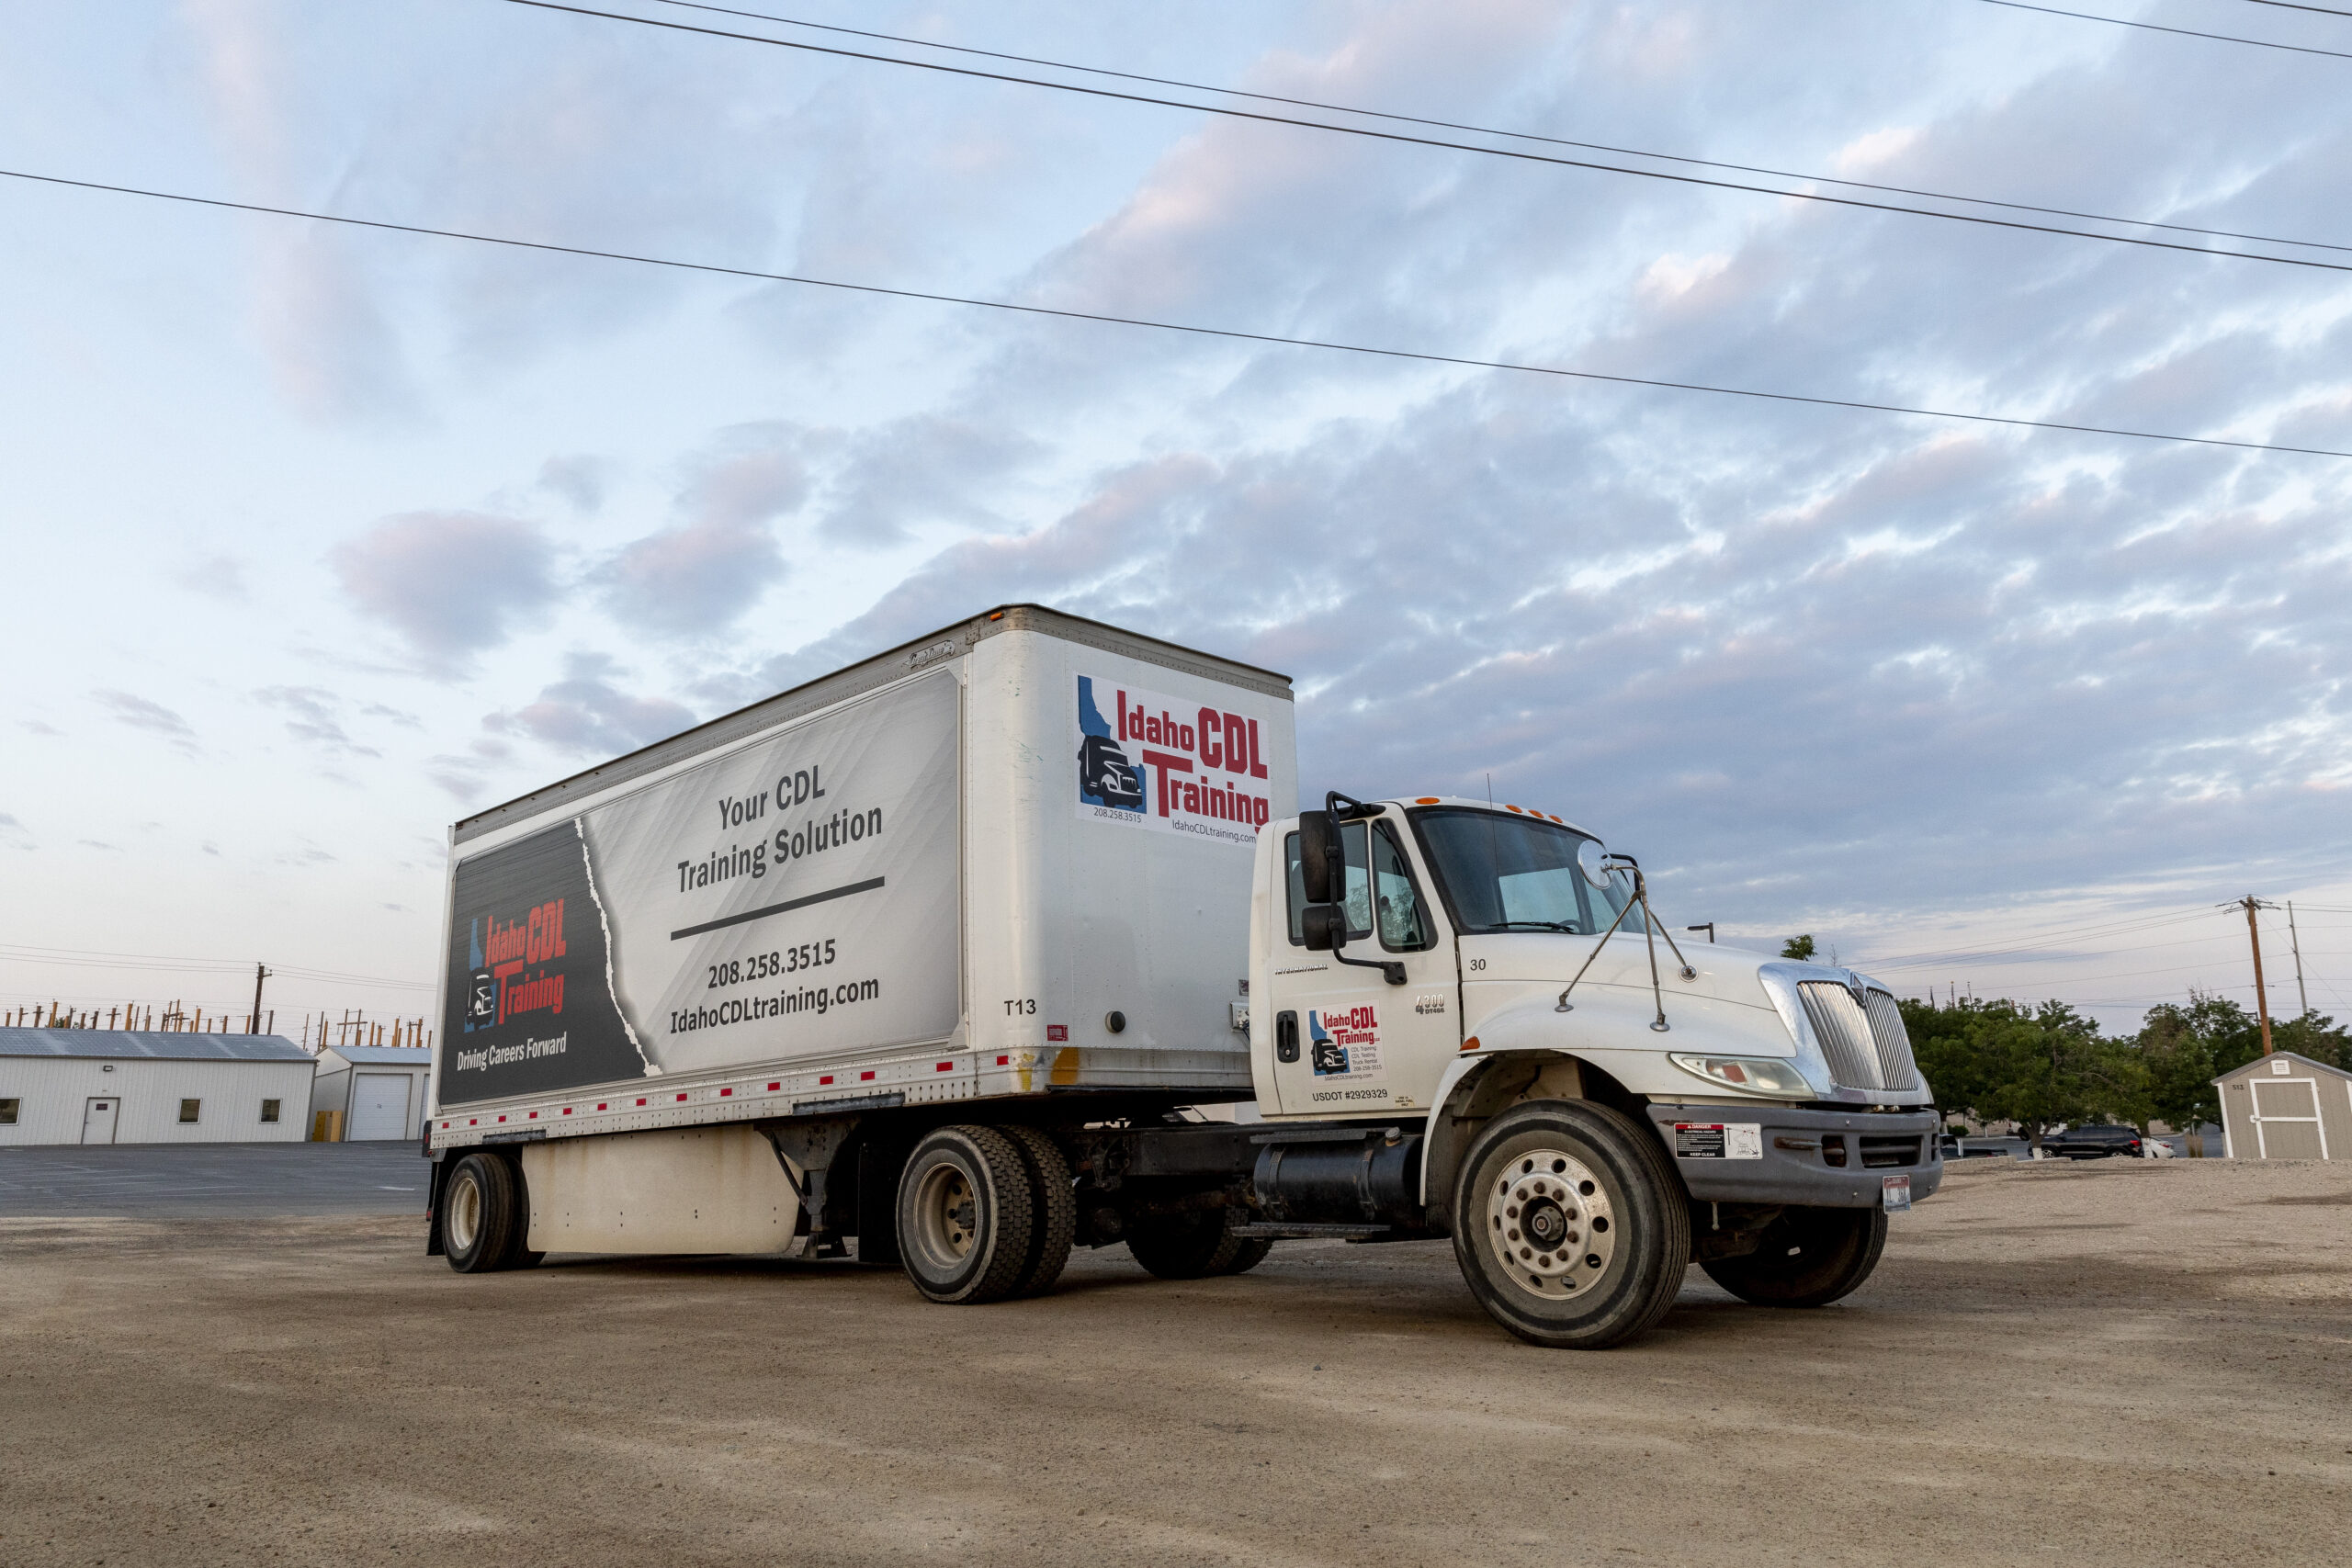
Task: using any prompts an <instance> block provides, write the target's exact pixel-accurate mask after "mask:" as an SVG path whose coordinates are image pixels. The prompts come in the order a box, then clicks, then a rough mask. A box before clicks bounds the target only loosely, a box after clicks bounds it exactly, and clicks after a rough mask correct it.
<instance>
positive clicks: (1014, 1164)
mask: <svg viewBox="0 0 2352 1568" xmlns="http://www.w3.org/2000/svg"><path fill="white" fill-rule="evenodd" d="M1077 1228H1078V1201H1077V1195H1076V1192H1075V1191H1074V1190H1073V1187H1072V1183H1071V1180H1070V1172H1069V1161H1068V1160H1067V1159H1065V1158H1064V1157H1063V1156H1062V1152H1061V1150H1060V1149H1059V1148H1058V1147H1057V1146H1056V1145H1055V1144H1054V1141H1053V1140H1052V1139H1051V1138H1049V1137H1047V1136H1046V1134H1043V1133H1040V1132H1038V1131H1037V1130H1036V1129H1035V1128H1034V1127H1018V1126H1015V1127H976V1126H956V1127H941V1128H938V1129H936V1130H935V1131H933V1132H932V1133H931V1134H927V1135H926V1136H925V1137H924V1138H923V1140H922V1142H921V1143H919V1144H917V1145H915V1148H914V1152H913V1153H912V1154H911V1155H910V1156H908V1157H907V1164H906V1168H905V1169H904V1170H903V1171H902V1172H901V1173H900V1175H899V1202H898V1232H899V1263H900V1266H901V1267H902V1268H904V1269H905V1270H906V1274H907V1278H908V1279H909V1280H912V1281H913V1282H914V1287H915V1289H916V1290H918V1291H920V1292H922V1294H923V1295H924V1296H926V1297H927V1298H929V1299H930V1300H932V1301H934V1302H941V1303H947V1304H950V1305H957V1306H977V1305H979V1304H981V1303H987V1302H999V1301H1004V1300H1006V1299H1008V1298H1010V1297H1014V1296H1024V1295H1035V1294H1038V1293H1040V1292H1044V1291H1046V1290H1047V1289H1049V1288H1050V1287H1051V1286H1052V1284H1053V1282H1054V1281H1055V1280H1057V1279H1058V1278H1060V1276H1061V1271H1062V1268H1063V1266H1064V1265H1065V1264H1067V1263H1068V1262H1069V1249H1070V1243H1071V1239H1072V1237H1073V1236H1074V1235H1075V1234H1076V1232H1077Z"/></svg>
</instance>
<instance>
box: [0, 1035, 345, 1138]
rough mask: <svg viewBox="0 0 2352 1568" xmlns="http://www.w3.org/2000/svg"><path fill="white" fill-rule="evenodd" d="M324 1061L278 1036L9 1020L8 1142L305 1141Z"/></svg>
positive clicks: (5, 1059)
mask: <svg viewBox="0 0 2352 1568" xmlns="http://www.w3.org/2000/svg"><path fill="white" fill-rule="evenodd" d="M313 1066H316V1064H315V1063H314V1062H313V1061H312V1060H311V1055H310V1054H309V1053H308V1052H306V1051H304V1050H303V1049H302V1048H301V1047H300V1045H297V1044H295V1043H294V1042H292V1041H291V1040H288V1039H285V1038H283V1037H281V1036H279V1035H276V1034H182V1033H164V1032H147V1031H142V1030H128V1029H122V1030H117V1029H0V1144H268V1143H297V1142H300V1140H301V1138H302V1136H303V1133H304V1128H303V1125H302V1111H303V1108H304V1107H305V1106H307V1105H309V1104H310V1101H311V1069H312V1067H313Z"/></svg>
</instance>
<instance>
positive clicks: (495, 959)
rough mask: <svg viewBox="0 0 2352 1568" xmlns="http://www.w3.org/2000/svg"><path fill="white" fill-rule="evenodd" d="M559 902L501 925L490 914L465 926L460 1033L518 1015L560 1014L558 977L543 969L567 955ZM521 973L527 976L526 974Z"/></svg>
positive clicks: (560, 982)
mask: <svg viewBox="0 0 2352 1568" xmlns="http://www.w3.org/2000/svg"><path fill="white" fill-rule="evenodd" d="M563 903H564V901H563V900H562V899H560V898H553V899H549V900H548V902H547V903H544V904H538V905H534V906H533V907H532V909H531V912H530V913H529V914H528V915H526V916H525V917H524V918H523V919H519V920H509V921H508V922H506V923H505V924H504V925H501V924H499V922H498V917H497V916H495V915H490V916H485V917H482V918H481V919H475V920H472V921H469V922H468V926H469V930H468V936H467V941H468V943H469V950H470V953H471V962H470V963H469V964H468V967H469V969H470V970H471V974H470V975H469V976H468V977H467V980H466V1032H467V1033H469V1034H471V1033H472V1032H474V1031H475V1030H477V1029H494V1028H496V1027H497V1026H498V1025H500V1024H502V1023H504V1022H505V1021H507V1020H508V1019H510V1018H514V1017H515V1016H516V1015H517V1014H520V1013H526V1012H549V1013H554V1014H555V1015H557V1016H558V1017H560V1016H562V1013H563V974H562V972H561V970H560V969H558V970H557V972H555V973H553V974H549V973H548V972H547V971H546V969H545V967H544V966H545V965H548V964H553V963H554V962H555V961H556V960H558V959H560V958H561V957H563V955H564V953H566V952H567V951H568V949H567V948H566V946H565V943H564V940H563ZM526 971H532V972H531V973H526Z"/></svg>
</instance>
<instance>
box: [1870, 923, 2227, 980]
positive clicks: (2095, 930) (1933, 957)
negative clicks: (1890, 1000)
mask: <svg viewBox="0 0 2352 1568" xmlns="http://www.w3.org/2000/svg"><path fill="white" fill-rule="evenodd" d="M2211 913H2212V911H2211V910H2210V909H2202V908H2199V909H2190V910H2185V911H2184V910H2176V911H2163V912H2151V913H2149V914H2145V915H2132V916H2127V917H2125V918H2124V919H2116V920H2098V921H2094V922H2093V923H2091V924H2089V925H2082V926H2060V927H2058V928H2057V929H2056V930H2054V931H2037V932H2035V933H2034V935H2035V938H2036V940H2037V941H2039V942H2053V941H2055V940H2057V939H2058V938H2060V937H2067V936H2071V937H2092V936H2130V935H2136V934H2138V933H2140V932H2142V931H2157V930H2160V929H2162V928H2163V927H2165V926H2176V925H2182V924H2186V923H2187V922H2188V921H2190V920H2201V919H2206V918H2208V917H2209V916H2210V915H2211ZM2042 951H2044V950H2043V949H2042V948H2040V947H2004V948H1975V947H1957V948H1940V949H1937V950H1934V951H1931V952H1924V953H1894V954H1892V955H1890V956H1888V957H1885V958H1876V959H1871V960H1870V962H1871V963H1872V964H1876V965H1878V966H1879V967H1881V968H1891V967H1894V966H1897V965H1908V964H1968V963H1973V962H1976V961H1978V960H1982V959H1985V958H1988V957H1999V956H2001V955H2002V954H2004V953H2039V952H2042Z"/></svg>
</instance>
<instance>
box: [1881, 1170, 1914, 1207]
mask: <svg viewBox="0 0 2352 1568" xmlns="http://www.w3.org/2000/svg"><path fill="white" fill-rule="evenodd" d="M1878 1201H1879V1204H1880V1206H1881V1207H1883V1209H1885V1210H1886V1212H1887V1213H1890V1214H1892V1213H1898V1212H1900V1211H1902V1210H1905V1209H1908V1208H1909V1207H1910V1206H1911V1179H1910V1178H1909V1177H1907V1176H1890V1177H1886V1178H1884V1179H1883V1180H1881V1181H1880V1183H1879V1190H1878Z"/></svg>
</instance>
